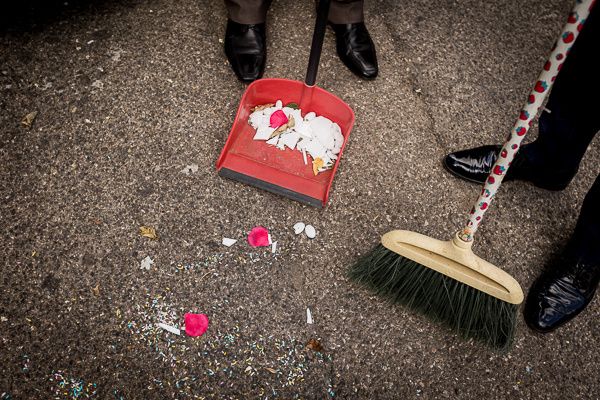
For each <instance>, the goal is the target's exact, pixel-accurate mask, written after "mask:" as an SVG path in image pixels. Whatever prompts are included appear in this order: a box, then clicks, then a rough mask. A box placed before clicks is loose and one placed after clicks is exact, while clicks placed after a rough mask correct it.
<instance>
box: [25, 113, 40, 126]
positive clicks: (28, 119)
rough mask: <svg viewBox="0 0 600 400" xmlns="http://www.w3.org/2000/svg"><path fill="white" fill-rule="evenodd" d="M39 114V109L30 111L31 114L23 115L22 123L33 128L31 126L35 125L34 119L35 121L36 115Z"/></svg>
mask: <svg viewBox="0 0 600 400" xmlns="http://www.w3.org/2000/svg"><path fill="white" fill-rule="evenodd" d="M37 115H38V112H37V111H32V112H30V113H29V114H27V115H26V116H24V117H23V119H22V120H21V125H22V126H23V127H24V128H27V129H31V127H32V126H33V121H35V117H37Z"/></svg>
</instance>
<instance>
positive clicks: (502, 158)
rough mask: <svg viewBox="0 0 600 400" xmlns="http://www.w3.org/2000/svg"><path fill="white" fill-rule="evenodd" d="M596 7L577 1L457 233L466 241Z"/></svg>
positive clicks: (492, 196) (474, 229)
mask: <svg viewBox="0 0 600 400" xmlns="http://www.w3.org/2000/svg"><path fill="white" fill-rule="evenodd" d="M593 4H594V0H577V3H576V4H575V7H574V8H573V10H572V11H571V13H570V14H569V18H568V20H567V23H566V24H565V26H564V28H563V30H562V32H561V34H560V36H559V37H558V40H557V41H556V44H555V45H554V48H553V49H552V53H551V54H550V57H549V58H548V61H547V62H546V64H545V65H544V68H543V69H542V72H541V73H540V75H539V77H538V79H537V81H536V83H535V86H534V87H533V89H532V90H531V92H530V94H529V96H528V98H527V102H526V103H525V106H524V107H523V109H522V110H521V112H520V114H519V118H518V119H517V122H516V123H515V125H514V127H513V129H512V130H511V131H510V134H509V136H508V139H507V140H506V142H505V143H504V145H503V146H502V150H501V152H500V155H499V156H498V160H497V161H496V163H495V164H494V166H493V167H492V171H491V172H490V175H489V176H488V178H487V180H486V182H485V184H484V185H483V190H482V192H481V195H480V196H479V198H478V199H477V201H476V202H475V204H474V205H473V208H472V209H471V213H470V216H469V222H468V223H467V225H466V226H465V227H464V228H463V229H462V231H460V232H459V234H458V236H459V237H460V238H461V239H462V240H463V241H465V242H470V241H472V240H473V235H474V234H475V232H476V231H477V228H478V227H479V224H480V223H481V220H482V219H483V215H484V214H485V212H486V211H487V210H488V209H489V205H490V203H491V202H492V199H493V198H494V196H495V195H496V192H497V191H498V188H499V187H500V184H501V183H502V180H503V179H504V177H505V176H506V171H508V168H509V166H510V163H511V162H512V160H513V158H514V157H515V154H516V153H517V151H518V150H519V147H520V145H521V142H522V141H523V138H524V137H525V134H526V133H527V132H528V131H529V127H530V125H531V123H532V122H533V118H535V117H536V115H537V113H538V111H539V110H540V107H541V106H542V103H543V102H544V100H545V98H546V95H547V94H548V92H549V91H550V89H551V88H552V84H553V83H554V80H555V79H556V75H558V71H559V70H560V67H561V66H562V64H563V63H564V62H565V59H566V58H567V55H568V54H569V50H570V49H571V46H572V45H573V43H575V39H577V36H578V35H579V31H580V30H581V28H582V27H583V23H584V22H585V20H586V19H587V17H588V15H589V13H590V11H591V9H592V6H593Z"/></svg>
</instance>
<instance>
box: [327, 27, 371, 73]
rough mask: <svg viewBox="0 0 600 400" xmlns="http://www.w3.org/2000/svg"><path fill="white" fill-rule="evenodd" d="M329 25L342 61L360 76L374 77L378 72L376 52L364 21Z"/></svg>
mask: <svg viewBox="0 0 600 400" xmlns="http://www.w3.org/2000/svg"><path fill="white" fill-rule="evenodd" d="M330 25H331V27H332V28H333V30H334V32H335V39H336V47H337V53H338V56H339V57H340V59H341V60H342V62H343V63H344V64H346V66H347V67H348V68H349V69H350V71H352V72H354V73H355V74H356V75H358V76H360V77H361V78H365V79H373V78H375V77H376V76H377V74H378V72H379V67H378V66H377V54H376V53H375V44H374V43H373V40H371V35H369V31H368V30H367V27H366V26H365V24H364V22H358V23H354V24H330Z"/></svg>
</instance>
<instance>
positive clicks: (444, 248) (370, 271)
mask: <svg viewBox="0 0 600 400" xmlns="http://www.w3.org/2000/svg"><path fill="white" fill-rule="evenodd" d="M472 243H473V242H464V241H463V240H461V239H460V238H459V237H458V234H457V235H456V236H455V237H454V238H453V239H452V240H449V241H441V240H437V239H433V238H430V237H428V236H425V235H421V234H419V233H416V232H411V231H402V230H397V231H392V232H388V233H386V234H385V235H384V236H383V237H382V239H381V245H379V246H378V247H376V248H375V249H374V250H373V251H371V252H370V253H368V254H366V255H365V256H363V257H362V258H361V259H360V260H359V261H358V262H357V263H356V264H355V265H354V266H353V267H351V269H350V272H349V276H350V278H351V279H352V280H354V281H357V282H359V283H361V284H364V285H366V286H368V287H370V288H371V289H372V290H374V291H375V293H376V294H378V295H382V296H384V297H386V298H388V299H390V300H391V301H392V302H396V303H400V304H403V305H405V306H407V307H409V308H411V309H413V310H415V311H417V312H419V313H422V314H424V315H426V316H428V317H430V318H431V319H432V320H434V321H436V322H441V323H444V324H446V325H447V326H449V327H450V328H452V329H453V330H454V331H455V332H457V333H459V334H461V335H462V336H465V337H472V338H475V339H479V340H482V341H484V342H485V343H487V344H488V345H490V346H492V347H493V348H496V349H500V350H506V349H508V348H509V347H510V344H511V342H512V339H513V337H514V330H515V324H516V317H517V309H518V304H520V303H521V302H522V301H523V291H522V290H521V286H520V285H519V283H518V282H517V281H516V280H515V279H514V278H513V277H512V276H510V275H509V274H507V273H506V272H504V271H503V270H501V269H500V268H498V267H496V266H494V265H493V264H491V263H489V262H487V261H485V260H483V259H481V258H479V257H477V256H476V255H475V254H474V253H473V252H472V251H471V246H472Z"/></svg>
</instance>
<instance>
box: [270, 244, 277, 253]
mask: <svg viewBox="0 0 600 400" xmlns="http://www.w3.org/2000/svg"><path fill="white" fill-rule="evenodd" d="M276 251H277V242H273V243H272V244H271V253H275V252H276Z"/></svg>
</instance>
